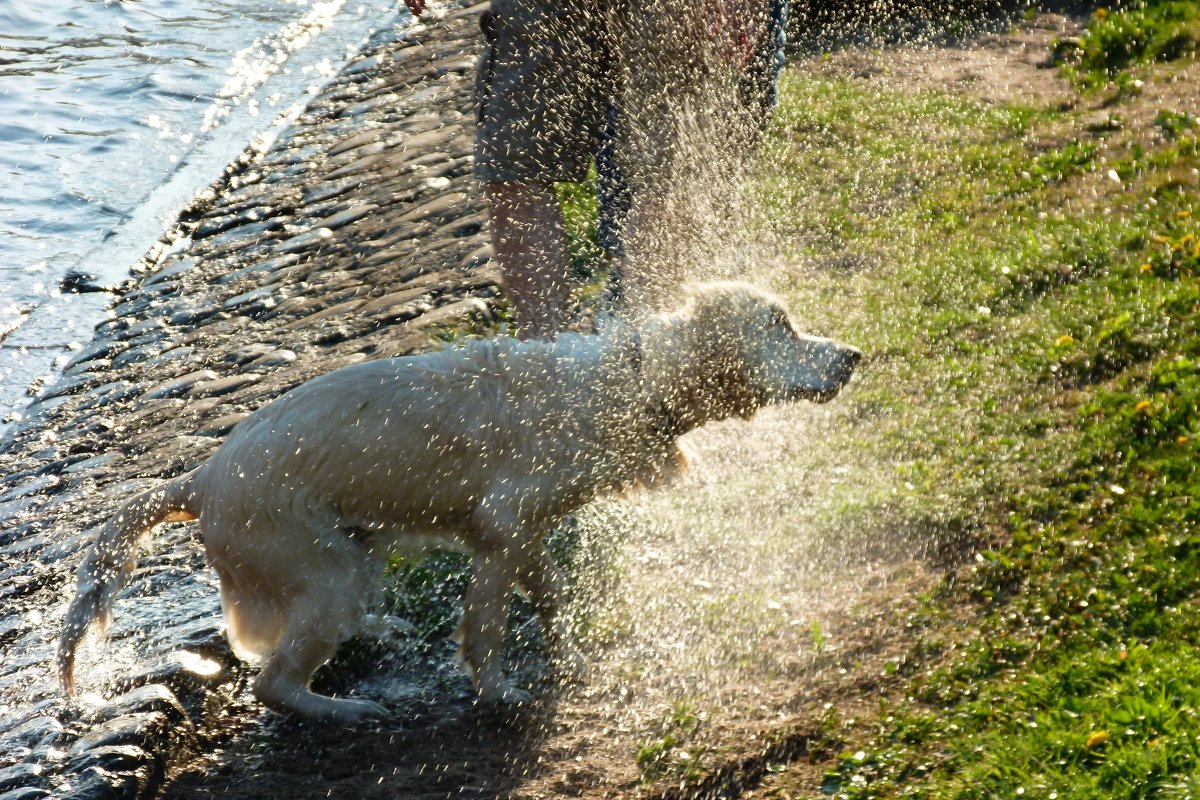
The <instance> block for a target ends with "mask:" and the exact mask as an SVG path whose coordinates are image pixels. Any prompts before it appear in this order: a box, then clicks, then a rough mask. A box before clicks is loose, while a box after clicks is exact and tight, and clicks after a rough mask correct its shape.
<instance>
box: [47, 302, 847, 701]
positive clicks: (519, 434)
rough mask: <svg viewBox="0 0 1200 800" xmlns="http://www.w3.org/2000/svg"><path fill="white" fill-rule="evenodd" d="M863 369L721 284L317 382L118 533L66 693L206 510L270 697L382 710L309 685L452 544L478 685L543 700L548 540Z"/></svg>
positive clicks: (136, 508)
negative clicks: (411, 556)
mask: <svg viewBox="0 0 1200 800" xmlns="http://www.w3.org/2000/svg"><path fill="white" fill-rule="evenodd" d="M857 360H858V353H857V351H855V350H854V349H853V348H848V347H845V346H843V345H839V344H837V343H836V342H832V341H831V340H827V339H816V338H812V337H804V336H802V335H801V334H799V333H798V332H797V331H796V330H795V328H794V327H793V326H792V324H791V322H789V321H788V318H787V315H786V313H785V312H784V310H783V308H782V306H781V305H780V304H779V302H778V301H777V300H775V299H774V298H772V297H771V296H769V295H767V294H765V293H762V292H760V291H758V290H755V289H753V288H750V287H748V286H744V285H741V284H714V285H707V286H703V287H698V288H697V289H695V290H694V291H693V293H692V294H691V296H690V298H689V300H688V302H687V303H686V304H685V306H684V307H683V308H682V309H681V310H680V311H679V312H676V313H674V314H669V315H663V316H659V317H654V318H652V319H650V320H649V321H648V322H647V324H646V325H645V326H642V327H641V329H640V330H639V331H638V332H634V331H632V330H630V329H628V328H626V327H625V326H623V325H619V324H611V325H609V326H608V327H607V330H606V332H605V333H603V334H601V335H598V336H596V335H590V336H589V335H577V334H562V335H560V336H559V337H558V338H557V339H556V340H554V341H551V342H547V341H533V342H518V341H516V340H513V339H508V338H495V339H489V340H485V341H477V342H471V343H469V344H467V345H464V346H461V347H451V348H447V349H444V350H441V351H437V352H432V353H427V354H423V355H417V356H411V357H404V358H394V359H385V360H379V361H372V362H366V363H362V364H357V365H354V366H351V367H346V368H344V369H340V370H337V371H334V372H331V373H329V374H327V375H324V376H321V377H319V378H316V379H314V380H312V381H309V382H308V383H306V384H304V385H302V386H300V387H298V388H296V389H294V390H293V391H291V392H289V393H287V394H286V395H284V396H283V397H281V398H279V399H278V400H276V401H275V402H273V403H270V404H269V405H267V406H265V407H264V408H262V409H260V410H259V411H258V412H256V413H255V414H253V415H251V416H250V417H248V418H247V419H246V420H244V421H243V422H242V423H241V424H239V425H238V426H237V428H235V429H234V430H233V431H232V432H231V434H230V435H229V437H228V438H227V440H226V441H225V442H224V444H222V446H221V447H220V448H219V449H218V450H217V452H216V453H215V454H214V455H213V456H212V457H211V458H210V459H209V460H208V461H207V462H206V463H205V464H203V465H202V466H200V467H199V468H197V469H195V470H193V471H192V472H189V473H187V474H186V475H182V476H180V477H178V478H176V479H174V480H172V481H168V482H167V483H165V484H163V485H162V486H159V487H157V488H155V489H153V490H151V491H149V492H146V493H144V494H142V495H140V496H138V497H136V498H134V499H133V500H131V501H130V502H129V503H127V504H126V505H125V506H124V507H123V508H122V509H121V511H119V512H118V514H117V515H116V516H115V517H114V518H113V519H112V520H111V521H110V522H109V523H108V525H107V526H106V527H105V528H104V530H103V531H102V532H101V534H100V536H99V537H98V538H97V541H96V544H95V546H94V548H93V550H92V551H91V552H90V553H89V555H88V556H87V558H86V559H85V562H84V564H83V565H82V567H81V568H80V573H79V584H78V592H77V595H76V597H75V599H74V600H73V601H72V605H71V607H70V609H69V611H68V613H67V618H66V624H65V628H64V632H63V638H62V642H61V645H60V648H59V660H58V668H59V675H60V679H61V681H62V684H63V686H64V688H65V689H66V691H67V692H68V693H70V692H72V691H73V677H72V673H73V665H74V656H75V651H76V649H77V647H78V645H79V643H80V641H81V639H82V637H83V636H84V634H85V632H86V630H87V629H88V627H89V626H90V625H91V623H92V622H93V621H97V620H98V621H100V622H101V623H102V624H103V623H106V622H107V620H108V618H109V616H110V613H111V607H112V603H113V600H114V598H115V596H116V594H117V592H118V591H119V590H120V588H121V586H122V585H123V584H124V583H125V581H126V580H127V578H128V576H129V573H130V572H131V570H132V567H133V564H134V557H135V552H136V550H137V544H138V542H139V541H140V540H141V539H143V538H144V537H146V536H147V535H148V532H149V530H150V529H151V528H152V527H153V526H154V525H155V524H157V523H159V522H161V521H164V520H167V519H199V524H200V529H201V536H202V539H203V541H204V546H205V550H206V553H207V556H208V560H209V562H210V563H211V564H212V565H213V567H214V568H215V569H216V571H217V573H218V575H219V577H220V584H221V600H222V607H223V610H224V613H225V617H226V621H227V627H228V635H229V639H230V642H231V644H232V645H233V647H234V649H235V651H236V652H237V653H238V654H239V656H241V657H242V658H245V659H247V660H252V661H263V662H264V666H263V669H262V671H261V673H260V675H259V677H258V679H257V681H256V684H255V694H256V696H257V697H258V698H259V699H260V700H261V701H262V702H264V703H265V704H267V705H268V706H271V707H272V708H276V709H280V710H284V711H288V712H292V713H295V714H298V715H300V716H302V717H307V718H313V719H329V720H338V721H346V722H352V721H354V720H357V719H361V718H363V717H369V716H375V715H379V714H382V713H384V710H383V709H382V708H381V707H380V706H378V705H377V704H375V703H372V702H370V701H367V700H351V699H336V700H335V699H333V698H330V697H325V696H322V695H317V694H314V693H312V692H311V691H309V689H308V683H309V681H310V679H311V677H312V674H313V672H314V671H315V670H316V669H317V668H318V667H319V666H320V665H321V664H323V663H324V662H325V661H327V660H328V659H329V658H330V657H331V656H332V655H333V653H334V651H335V650H336V648H337V646H338V645H339V644H340V643H341V642H343V641H345V640H346V639H347V638H349V637H350V636H351V635H353V634H354V633H355V632H356V631H357V630H358V629H359V626H360V625H361V624H362V620H363V617H364V615H365V613H366V610H367V609H366V603H367V597H368V589H369V587H370V585H371V584H372V582H373V581H374V580H375V579H376V578H377V576H378V574H379V571H380V569H381V565H382V564H383V563H384V558H385V557H386V555H387V554H388V553H390V552H393V551H396V550H401V551H411V550H413V549H414V548H421V547H424V546H427V545H434V544H443V543H449V544H452V545H455V546H459V547H462V548H465V549H468V550H470V551H471V552H473V553H474V561H473V572H472V580H471V584H470V587H469V589H468V592H467V597H466V600H465V607H464V613H463V618H462V623H461V625H460V626H459V636H460V641H461V655H462V659H463V661H464V663H465V664H466V665H467V667H468V668H469V669H470V670H471V672H472V673H473V676H474V679H475V682H476V686H477V689H478V691H479V693H480V695H481V696H482V698H483V699H485V700H487V701H493V702H520V701H523V700H526V699H528V695H527V694H526V693H525V692H524V691H522V690H520V689H517V688H516V687H514V686H512V685H511V684H510V683H509V682H508V680H507V678H506V677H505V675H504V673H503V671H502V669H501V664H500V658H499V654H500V652H501V650H502V648H503V645H504V641H505V635H506V632H505V620H506V619H507V614H508V606H509V601H510V598H511V594H512V591H513V589H514V588H516V587H519V588H521V589H522V590H524V592H525V593H526V594H527V595H528V597H529V598H530V599H531V601H532V602H533V605H534V607H535V608H536V610H537V611H538V614H539V616H540V618H541V619H542V621H543V624H544V625H545V626H546V627H547V629H548V630H550V631H551V632H553V630H554V627H553V620H554V617H555V615H556V613H557V611H558V607H559V602H560V594H561V590H560V582H561V581H560V576H559V572H558V569H557V568H556V567H555V565H554V564H553V562H552V561H551V560H550V559H549V557H548V556H547V555H546V553H545V551H544V549H543V547H542V537H543V535H544V534H545V532H546V531H547V530H548V529H550V528H551V527H552V526H553V525H554V524H555V523H556V522H557V521H559V520H560V519H561V518H562V517H563V516H564V515H565V514H567V513H569V512H571V511H573V510H575V509H578V508H579V507H580V506H582V505H583V504H584V503H586V502H587V501H589V500H590V499H592V498H593V497H595V496H596V495H598V494H602V493H606V492H611V491H615V490H619V489H622V488H624V487H628V486H631V485H634V484H639V483H652V482H654V481H655V480H657V479H659V478H661V477H662V476H664V475H665V474H669V473H671V472H672V471H674V470H676V469H677V468H678V465H679V463H680V455H679V449H678V445H677V439H678V437H679V436H680V435H682V434H683V433H685V432H686V431H688V430H691V429H693V428H695V427H697V426H699V425H702V424H704V423H705V422H708V421H710V420H715V419H723V418H727V417H731V416H742V417H749V416H750V415H752V414H753V413H754V412H755V411H756V410H757V409H758V408H760V407H761V406H763V405H766V404H768V403H774V402H783V401H787V400H793V399H798V398H800V397H809V398H811V399H818V400H824V399H828V397H831V396H832V395H833V394H835V393H836V392H837V390H838V389H839V388H840V387H841V386H842V385H843V384H844V383H845V382H846V381H847V380H848V379H849V377H850V373H851V371H852V369H853V367H854V364H855V363H856V362H857Z"/></svg>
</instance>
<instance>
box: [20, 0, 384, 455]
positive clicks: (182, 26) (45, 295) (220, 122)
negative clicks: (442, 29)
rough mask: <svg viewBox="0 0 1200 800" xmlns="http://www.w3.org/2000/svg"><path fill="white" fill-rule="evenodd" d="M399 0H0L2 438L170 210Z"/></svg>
mask: <svg viewBox="0 0 1200 800" xmlns="http://www.w3.org/2000/svg"><path fill="white" fill-rule="evenodd" d="M400 8H402V4H400V3H398V2H397V0H129V1H128V2H118V1H117V0H0V433H3V431H4V427H5V420H11V419H12V418H14V416H15V415H18V414H19V412H20V409H21V408H23V407H24V406H25V405H26V403H27V402H28V400H29V396H28V395H29V387H30V386H31V384H34V383H36V382H37V381H39V380H44V379H45V377H46V376H47V375H48V374H50V373H52V371H53V366H54V361H55V359H56V358H61V357H62V356H63V354H64V353H65V352H66V348H67V347H69V346H75V343H78V342H86V341H87V340H88V339H89V338H90V337H91V328H92V327H93V326H94V325H95V323H96V322H98V321H100V320H101V319H102V318H103V313H104V312H103V309H104V308H105V306H106V305H107V304H108V302H109V301H110V298H109V297H107V296H104V295H61V294H60V292H59V291H58V287H59V283H60V281H61V279H62V276H63V275H64V274H66V273H67V272H68V271H72V270H76V271H80V272H85V273H90V274H93V275H97V276H98V277H99V279H100V282H101V283H105V282H107V283H117V282H119V281H120V280H121V279H123V278H124V277H126V276H127V275H128V270H129V267H130V266H131V265H132V264H133V263H134V262H135V261H136V260H137V259H138V258H139V257H140V256H141V255H142V254H144V253H145V251H146V250H147V249H148V247H149V246H150V245H151V244H152V243H153V242H154V241H155V240H156V239H157V238H158V237H159V236H160V235H161V233H162V232H163V229H164V228H165V227H166V226H167V225H169V224H170V221H171V219H172V218H173V216H174V214H175V213H176V212H177V211H178V210H179V208H180V207H181V206H183V205H184V204H186V203H187V201H188V200H190V199H191V198H192V197H193V196H194V195H195V194H196V192H197V191H199V190H200V189H202V188H203V187H205V186H207V185H208V184H209V183H211V182H212V181H213V180H215V179H216V178H217V177H218V175H219V174H220V171H221V169H222V168H223V167H224V165H225V164H227V163H228V162H229V161H231V160H232V159H233V158H234V157H236V156H237V154H238V153H240V152H241V151H242V150H243V149H244V148H245V147H246V146H247V144H248V143H250V142H251V141H252V140H253V139H254V138H255V137H256V136H259V135H261V134H263V133H264V132H265V131H269V130H271V129H272V128H273V127H274V126H275V125H277V121H278V120H279V119H280V117H281V115H284V114H287V113H290V112H294V111H295V110H297V109H298V108H300V107H302V105H303V104H304V102H305V101H306V98H307V96H308V95H310V94H311V93H313V92H315V91H316V90H317V89H318V87H319V86H320V85H322V84H323V83H324V82H325V81H327V80H328V78H329V77H330V76H332V75H333V74H335V73H336V72H337V70H338V69H339V68H340V67H341V66H342V64H343V63H344V62H345V61H346V60H347V58H348V57H349V56H350V55H351V54H352V53H353V52H354V51H355V50H357V49H359V48H360V47H361V46H362V45H363V44H364V43H365V42H366V41H367V40H368V38H369V37H371V36H377V35H384V36H386V35H389V34H391V33H392V32H393V31H394V26H396V25H401V24H403V22H404V20H403V17H401V16H398V13H399V10H400Z"/></svg>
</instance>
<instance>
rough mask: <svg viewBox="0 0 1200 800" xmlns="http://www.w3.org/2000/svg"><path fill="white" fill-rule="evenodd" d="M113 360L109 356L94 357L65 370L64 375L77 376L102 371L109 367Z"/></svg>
mask: <svg viewBox="0 0 1200 800" xmlns="http://www.w3.org/2000/svg"><path fill="white" fill-rule="evenodd" d="M111 364H112V361H111V360H110V359H107V358H93V359H90V360H88V361H83V362H80V363H79V364H76V365H75V366H73V367H71V368H70V369H65V370H63V375H65V376H67V377H75V376H76V375H87V374H89V373H92V372H100V371H102V370H106V369H108V367H109V366H110V365H111Z"/></svg>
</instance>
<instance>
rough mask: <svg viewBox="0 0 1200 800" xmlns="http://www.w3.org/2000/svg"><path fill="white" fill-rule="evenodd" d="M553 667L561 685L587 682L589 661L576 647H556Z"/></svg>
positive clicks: (570, 645)
mask: <svg viewBox="0 0 1200 800" xmlns="http://www.w3.org/2000/svg"><path fill="white" fill-rule="evenodd" d="M551 666H552V667H553V668H554V677H555V679H556V680H558V681H559V682H560V683H566V684H578V683H583V682H584V681H586V680H587V676H588V671H589V667H588V661H587V659H586V658H585V657H584V655H583V653H582V652H581V651H580V650H579V648H577V647H575V645H572V644H558V645H556V646H555V648H554V657H553V660H552V662H551Z"/></svg>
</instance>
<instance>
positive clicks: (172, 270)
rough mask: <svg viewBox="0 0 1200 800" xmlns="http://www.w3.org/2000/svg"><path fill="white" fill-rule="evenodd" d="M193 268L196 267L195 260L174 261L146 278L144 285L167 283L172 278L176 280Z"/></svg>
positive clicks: (181, 259) (182, 259)
mask: <svg viewBox="0 0 1200 800" xmlns="http://www.w3.org/2000/svg"><path fill="white" fill-rule="evenodd" d="M194 266H196V259H194V258H180V259H176V260H175V261H173V262H172V263H171V264H169V265H167V266H165V267H162V268H160V269H159V270H158V271H157V272H155V273H153V274H152V275H150V276H149V277H147V278H146V280H145V283H146V285H153V284H156V283H162V282H164V281H167V280H170V279H172V278H176V277H178V276H180V275H183V274H184V273H186V272H188V271H189V270H191V268H192V267H194Z"/></svg>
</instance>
